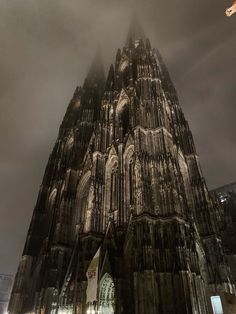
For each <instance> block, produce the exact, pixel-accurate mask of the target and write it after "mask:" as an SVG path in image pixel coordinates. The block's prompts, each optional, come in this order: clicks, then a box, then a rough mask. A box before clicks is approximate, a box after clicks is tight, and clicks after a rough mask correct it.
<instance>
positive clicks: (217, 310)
mask: <svg viewBox="0 0 236 314" xmlns="http://www.w3.org/2000/svg"><path fill="white" fill-rule="evenodd" d="M211 305H212V309H213V313H214V314H224V312H223V308H222V303H221V299H220V296H218V295H215V296H213V297H211Z"/></svg>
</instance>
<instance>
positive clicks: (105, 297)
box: [99, 273, 115, 314]
mask: <svg viewBox="0 0 236 314" xmlns="http://www.w3.org/2000/svg"><path fill="white" fill-rule="evenodd" d="M99 313H100V314H114V313H115V285H114V281H113V279H112V277H111V276H110V275H109V274H108V273H105V275H104V276H103V277H102V279H101V281H100V285H99Z"/></svg>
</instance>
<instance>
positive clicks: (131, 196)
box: [129, 159, 134, 205]
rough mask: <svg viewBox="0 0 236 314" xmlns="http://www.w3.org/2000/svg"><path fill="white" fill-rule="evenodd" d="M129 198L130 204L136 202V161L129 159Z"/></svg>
mask: <svg viewBox="0 0 236 314" xmlns="http://www.w3.org/2000/svg"><path fill="white" fill-rule="evenodd" d="M129 200H130V205H133V204H134V162H133V159H131V160H130V161H129Z"/></svg>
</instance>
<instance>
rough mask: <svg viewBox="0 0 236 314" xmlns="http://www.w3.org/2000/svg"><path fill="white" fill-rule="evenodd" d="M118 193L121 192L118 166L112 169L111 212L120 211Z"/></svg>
mask: <svg viewBox="0 0 236 314" xmlns="http://www.w3.org/2000/svg"><path fill="white" fill-rule="evenodd" d="M118 191H119V176H118V166H117V165H116V166H115V167H113V168H112V171H111V195H110V212H114V211H116V210H117V209H118V198H119V197H118V196H119V195H118Z"/></svg>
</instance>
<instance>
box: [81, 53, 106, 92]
mask: <svg viewBox="0 0 236 314" xmlns="http://www.w3.org/2000/svg"><path fill="white" fill-rule="evenodd" d="M104 84H105V71H104V65H103V61H102V54H101V50H100V48H98V49H97V52H96V54H95V56H94V59H93V62H92V65H91V67H90V69H89V72H88V75H87V78H86V79H85V82H84V87H87V86H91V85H96V86H100V87H103V86H104Z"/></svg>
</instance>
